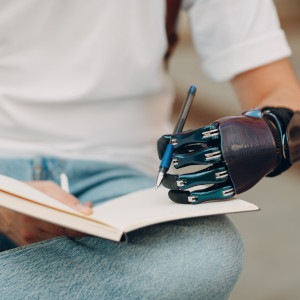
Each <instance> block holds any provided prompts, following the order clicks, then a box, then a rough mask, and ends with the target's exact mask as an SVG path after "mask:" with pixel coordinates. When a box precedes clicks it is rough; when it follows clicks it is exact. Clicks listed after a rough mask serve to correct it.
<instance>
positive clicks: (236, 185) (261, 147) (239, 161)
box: [157, 108, 300, 204]
mask: <svg viewBox="0 0 300 300" xmlns="http://www.w3.org/2000/svg"><path fill="white" fill-rule="evenodd" d="M170 139H171V142H172V145H173V148H174V151H173V156H172V162H173V165H174V167H175V168H176V169H180V168H183V167H188V166H192V165H199V166H208V167H205V168H204V169H201V170H200V171H197V172H194V173H188V174H179V175H172V174H167V175H166V177H165V178H164V180H163V182H162V183H163V185H164V186H165V187H166V188H169V189H170V191H169V197H170V199H171V200H173V201H175V202H178V203H194V204H196V203H200V202H203V201H207V200H212V199H226V198H230V197H232V196H233V195H235V194H239V193H242V192H245V191H247V190H249V189H250V188H251V187H253V186H254V185H255V184H256V183H257V182H258V181H259V180H260V179H262V178H263V177H264V176H266V175H267V176H275V175H278V174H280V173H281V172H283V171H284V170H286V169H288V168H289V167H290V166H291V164H292V163H294V162H296V161H299V160H300V112H292V111H291V110H289V109H285V108H265V109H263V110H262V111H261V110H250V111H247V112H245V113H243V114H242V115H241V116H237V117H227V118H223V119H220V120H217V121H216V122H214V123H212V124H210V125H209V126H206V127H203V128H200V129H197V130H193V131H188V132H184V133H180V134H176V135H172V136H163V137H161V138H160V139H159V140H158V143H157V146H158V155H159V157H160V159H161V158H162V156H163V154H164V151H165V149H166V147H167V145H168V143H169V141H170Z"/></svg>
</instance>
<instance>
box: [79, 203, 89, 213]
mask: <svg viewBox="0 0 300 300" xmlns="http://www.w3.org/2000/svg"><path fill="white" fill-rule="evenodd" d="M76 208H77V209H78V210H79V211H80V212H82V213H84V214H90V213H92V212H93V210H92V209H91V208H90V207H88V206H86V205H84V204H82V203H78V204H76Z"/></svg>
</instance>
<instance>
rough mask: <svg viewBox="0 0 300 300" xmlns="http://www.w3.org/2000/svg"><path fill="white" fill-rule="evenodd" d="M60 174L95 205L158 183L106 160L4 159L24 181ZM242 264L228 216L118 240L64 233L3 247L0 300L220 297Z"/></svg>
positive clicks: (0, 169) (0, 167)
mask: <svg viewBox="0 0 300 300" xmlns="http://www.w3.org/2000/svg"><path fill="white" fill-rule="evenodd" d="M62 172H65V173H66V174H67V176H68V178H69V181H70V192H71V193H72V194H74V195H75V196H77V197H78V198H79V199H80V201H82V202H86V201H92V202H94V205H97V204H98V203H100V202H101V201H107V200H109V199H110V198H112V197H116V196H120V195H122V194H126V193H129V192H132V191H135V190H138V189H142V188H147V187H151V186H154V184H155V179H154V178H152V177H149V176H146V175H145V174H142V173H140V172H139V171H136V170H134V169H130V168H128V167H126V166H120V165H114V164H109V163H103V162H94V161H76V160H58V159H51V158H42V159H33V160H30V159H18V160H13V159H2V160H0V173H1V174H4V175H8V176H11V177H14V178H17V179H19V180H26V181H27V180H35V179H45V180H46V179H47V180H53V181H55V182H58V181H59V176H60V174H61V173H62ZM1 242H2V248H3V249H5V248H9V247H11V245H7V242H8V241H7V240H6V241H4V240H3V239H1V238H0V243H1ZM0 246H1V245H0ZM242 264H243V244H242V241H241V238H240V236H239V234H238V232H237V230H236V228H235V227H234V225H233V224H232V223H231V222H230V221H229V219H228V218H227V217H226V216H224V215H222V216H214V217H206V218H194V219H188V220H181V221H176V222H167V223H163V224H158V225H154V226H150V227H146V228H142V229H139V230H136V231H133V232H131V233H129V234H128V241H126V242H121V243H116V242H112V241H109V240H105V239H101V238H97V237H92V236H88V237H81V238H76V239H74V238H68V237H65V236H63V237H57V238H53V239H50V240H47V241H42V242H39V243H34V244H31V245H28V246H24V247H16V248H12V249H10V250H7V251H3V252H0V268H1V270H0V286H1V288H0V299H14V300H16V299H172V300H175V299H180V300H182V299H209V300H213V299H217V300H221V299H227V298H228V297H229V295H230V292H231V290H232V288H233V287H234V285H235V283H236V281H237V279H238V277H239V274H240V272H241V269H242Z"/></svg>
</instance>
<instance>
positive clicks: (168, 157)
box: [159, 144, 173, 170]
mask: <svg viewBox="0 0 300 300" xmlns="http://www.w3.org/2000/svg"><path fill="white" fill-rule="evenodd" d="M172 154H173V145H172V144H168V146H167V148H166V150H165V153H164V156H163V157H162V160H161V163H160V166H159V167H160V168H165V169H166V170H169V168H170V165H171V161H172Z"/></svg>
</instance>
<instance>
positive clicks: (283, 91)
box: [231, 59, 300, 111]
mask: <svg viewBox="0 0 300 300" xmlns="http://www.w3.org/2000/svg"><path fill="white" fill-rule="evenodd" d="M231 83H232V85H233V88H234V89H235V92H236V94H237V96H238V98H239V100H240V102H241V104H242V107H243V109H245V110H248V109H251V108H256V107H259V108H263V107H266V106H272V107H286V108H289V109H292V110H294V111H295V110H299V111H300V86H299V82H298V80H297V78H296V76H295V73H294V71H293V69H292V67H291V64H290V62H289V60H288V59H282V60H279V61H276V62H274V63H271V64H268V65H265V66H262V67H259V68H256V69H253V70H250V71H247V72H245V73H242V74H239V75H237V76H236V77H234V78H233V79H232V81H231Z"/></svg>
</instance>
